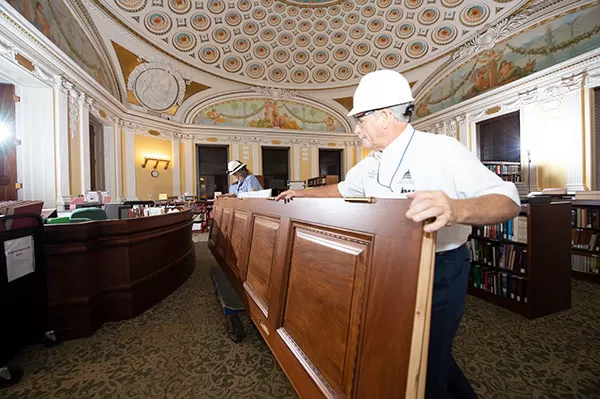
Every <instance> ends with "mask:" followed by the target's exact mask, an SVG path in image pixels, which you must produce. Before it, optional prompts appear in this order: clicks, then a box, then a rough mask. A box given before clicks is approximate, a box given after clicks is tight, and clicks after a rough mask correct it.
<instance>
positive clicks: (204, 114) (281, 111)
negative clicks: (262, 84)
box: [192, 97, 346, 133]
mask: <svg viewBox="0 0 600 399" xmlns="http://www.w3.org/2000/svg"><path fill="white" fill-rule="evenodd" d="M192 121H193V123H195V124H198V125H209V126H226V127H245V128H262V129H290V130H306V131H312V132H326V133H345V132H346V129H345V128H344V124H343V123H342V122H341V121H340V120H339V119H338V118H337V117H335V116H334V115H333V114H331V113H330V112H328V111H325V110H322V109H319V108H317V107H315V106H312V105H309V104H305V103H302V102H299V101H295V100H289V99H279V100H273V99H270V98H260V97H249V98H236V99H230V100H225V101H220V102H216V103H214V104H212V105H209V106H206V107H204V108H203V109H202V110H200V111H199V112H198V113H196V115H195V116H194V117H193V118H192Z"/></svg>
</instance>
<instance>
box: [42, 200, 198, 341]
mask: <svg viewBox="0 0 600 399" xmlns="http://www.w3.org/2000/svg"><path fill="white" fill-rule="evenodd" d="M44 252H45V258H46V268H47V276H48V301H49V312H50V323H51V326H52V327H53V328H54V329H55V330H56V331H57V333H58V334H59V335H60V337H61V338H63V339H72V338H81V337H88V336H90V335H92V334H93V333H94V331H96V330H97V329H98V328H99V327H100V326H101V325H102V324H103V323H104V322H106V321H116V320H124V319H129V318H132V317H135V316H137V315H139V314H140V313H142V312H144V311H145V310H146V309H148V308H150V307H152V306H153V305H155V304H157V303H158V302H160V301H161V300H162V299H164V298H165V297H167V296H168V295H169V294H170V293H172V292H173V291H174V290H175V289H177V288H178V287H179V286H180V285H181V284H182V283H183V282H185V281H186V279H187V278H188V277H189V276H190V275H191V273H192V271H193V269H194V264H195V253H194V245H193V242H192V213H191V211H189V210H188V211H185V212H180V213H172V214H167V215H160V216H150V217H144V218H137V219H127V220H102V221H91V222H85V223H77V224H56V225H46V226H45V228H44Z"/></svg>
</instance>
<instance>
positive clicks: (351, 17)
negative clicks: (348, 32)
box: [346, 12, 360, 25]
mask: <svg viewBox="0 0 600 399" xmlns="http://www.w3.org/2000/svg"><path fill="white" fill-rule="evenodd" d="M359 20H360V16H359V15H358V14H357V13H355V12H351V13H348V14H346V23H347V24H348V25H354V24H355V23H357V22H358V21H359Z"/></svg>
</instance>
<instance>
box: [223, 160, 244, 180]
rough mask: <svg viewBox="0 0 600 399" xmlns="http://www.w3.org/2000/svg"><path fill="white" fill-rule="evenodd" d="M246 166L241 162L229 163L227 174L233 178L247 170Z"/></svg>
mask: <svg viewBox="0 0 600 399" xmlns="http://www.w3.org/2000/svg"><path fill="white" fill-rule="evenodd" d="M245 167H246V164H245V163H242V162H240V161H237V160H235V161H229V162H228V163H227V172H229V175H230V176H231V175H232V174H234V173H236V172H239V171H240V170H242V168H245Z"/></svg>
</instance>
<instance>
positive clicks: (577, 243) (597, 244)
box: [571, 228, 600, 251]
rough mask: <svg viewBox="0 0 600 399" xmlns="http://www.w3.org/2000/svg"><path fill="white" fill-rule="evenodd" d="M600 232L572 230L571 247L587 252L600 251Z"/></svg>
mask: <svg viewBox="0 0 600 399" xmlns="http://www.w3.org/2000/svg"><path fill="white" fill-rule="evenodd" d="M599 236H600V232H598V231H594V230H583V229H579V228H574V229H571V246H572V247H573V248H577V249H584V250H587V251H600V240H599Z"/></svg>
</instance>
